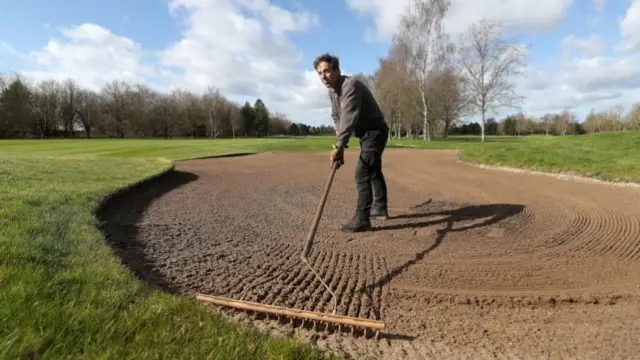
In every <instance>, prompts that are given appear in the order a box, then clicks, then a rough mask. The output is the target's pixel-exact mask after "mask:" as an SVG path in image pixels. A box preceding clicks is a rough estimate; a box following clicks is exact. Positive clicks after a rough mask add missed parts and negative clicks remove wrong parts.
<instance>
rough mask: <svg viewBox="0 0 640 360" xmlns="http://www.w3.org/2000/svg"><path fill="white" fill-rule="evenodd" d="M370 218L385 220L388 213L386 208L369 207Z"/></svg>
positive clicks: (387, 217)
mask: <svg viewBox="0 0 640 360" xmlns="http://www.w3.org/2000/svg"><path fill="white" fill-rule="evenodd" d="M371 218H373V219H377V220H387V219H389V213H388V212H387V209H384V208H382V209H376V208H373V209H371Z"/></svg>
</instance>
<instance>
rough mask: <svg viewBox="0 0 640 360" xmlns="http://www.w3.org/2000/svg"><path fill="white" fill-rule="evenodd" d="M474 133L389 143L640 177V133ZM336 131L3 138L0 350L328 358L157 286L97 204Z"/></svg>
mask: <svg viewBox="0 0 640 360" xmlns="http://www.w3.org/2000/svg"><path fill="white" fill-rule="evenodd" d="M477 139H478V138H477V137H455V138H451V139H447V140H437V141H433V142H431V143H424V142H422V141H421V140H394V141H392V143H391V144H390V145H391V146H410V147H420V148H443V149H460V150H462V157H463V158H464V159H465V160H468V161H474V162H476V161H477V162H485V163H491V164H500V165H508V166H517V167H528V168H532V169H537V170H544V171H568V172H573V173H581V174H585V175H590V176H594V177H598V178H601V179H605V180H624V181H633V182H640V153H639V152H638V151H636V150H637V149H638V148H640V132H624V133H622V132H620V133H608V134H594V135H582V136H579V137H578V136H565V137H544V136H536V137H529V138H508V137H489V138H488V142H487V143H485V144H481V143H479V142H478V141H477ZM333 140H334V138H333V137H320V138H306V139H291V138H284V139H237V140H230V139H225V140H189V139H173V140H151V139H149V140H120V139H113V140H110V139H100V140H33V141H22V140H4V141H0V354H1V357H2V358H8V359H9V358H11V359H13V358H36V357H37V358H67V357H74V358H75V357H86V358H105V359H122V358H136V359H146V358H167V359H174V358H216V359H218V358H219V359H255V358H259V359H260V358H273V359H312V358H319V357H320V355H319V354H317V353H316V352H315V351H314V350H313V349H312V348H311V347H308V346H307V345H303V344H299V343H297V342H294V341H292V340H288V339H270V338H265V337H263V336H261V335H259V334H257V333H255V332H253V331H250V330H247V329H246V328H244V327H241V326H235V325H230V324H228V323H226V322H224V321H222V320H220V319H219V318H218V317H216V316H214V315H212V314H211V313H209V312H206V311H202V310H201V309H199V305H198V304H196V303H194V302H193V301H192V300H189V299H183V298H180V297H176V296H171V295H167V294H164V293H162V292H158V291H155V290H151V289H149V288H148V287H147V286H145V285H144V284H143V283H141V282H139V281H138V280H137V279H136V278H135V277H134V276H132V275H131V274H129V273H128V271H127V270H126V269H125V268H123V267H122V266H120V264H119V262H118V260H117V259H116V258H115V257H114V256H113V255H112V254H111V251H110V248H109V247H108V245H107V244H106V243H105V242H104V240H103V239H102V235H101V234H100V232H99V231H98V230H97V229H96V227H95V225H96V223H95V221H96V220H95V219H94V217H93V215H92V211H93V210H94V209H95V207H96V206H97V205H98V203H99V202H100V201H101V199H102V198H103V197H104V196H106V195H107V194H109V193H110V192H113V191H115V190H117V189H119V188H121V187H124V186H126V185H128V184H132V183H134V182H137V181H139V180H142V179H144V178H147V177H149V176H152V175H154V174H157V173H159V172H161V171H163V170H165V169H167V168H168V167H170V166H171V161H174V160H180V159H187V158H195V157H204V156H213V155H219V154H228V153H247V152H261V151H272V150H273V151H276V150H277V151H280V150H287V151H314V150H318V151H326V152H327V155H328V153H329V150H330V146H331V143H332V142H333ZM356 141H357V140H352V142H351V147H352V148H354V147H357V143H356Z"/></svg>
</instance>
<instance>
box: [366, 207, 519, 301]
mask: <svg viewBox="0 0 640 360" xmlns="http://www.w3.org/2000/svg"><path fill="white" fill-rule="evenodd" d="M429 203H431V200H429V201H427V202H426V203H424V204H421V205H418V206H415V207H414V208H420V207H423V206H425V205H427V204H429ZM524 208H525V207H524V205H517V204H487V205H471V206H464V207H460V208H457V209H454V210H441V211H431V212H429V211H427V212H416V213H410V214H403V215H398V216H395V217H391V218H390V219H411V218H426V217H435V216H438V217H440V216H445V217H444V218H441V219H437V220H428V221H421V222H417V223H407V224H397V225H386V226H378V227H376V228H375V229H374V230H375V231H381V230H398V229H409V228H422V227H426V226H431V225H437V224H446V226H445V227H444V228H443V229H439V230H437V232H436V237H435V241H434V242H433V244H431V246H429V247H428V248H426V249H424V250H422V251H420V252H419V253H417V254H416V255H415V257H414V258H413V259H410V260H409V261H407V262H406V263H404V264H402V265H400V266H397V267H395V268H394V269H393V270H391V271H390V272H389V273H388V274H387V275H386V276H385V277H383V278H382V279H380V280H378V281H376V282H375V283H373V284H371V285H367V286H365V287H363V288H362V291H366V292H367V293H369V292H370V291H372V290H373V289H374V288H376V287H382V286H384V285H386V284H388V283H390V282H391V280H392V279H393V278H395V277H396V276H398V275H400V274H401V273H403V272H405V271H406V270H407V269H408V268H409V267H411V266H412V265H415V264H416V263H418V262H419V261H422V260H423V259H424V257H425V256H426V255H427V254H429V253H430V252H431V251H433V250H434V249H436V248H437V247H438V246H440V244H441V243H442V240H444V238H445V236H446V235H447V234H448V233H450V232H462V231H467V230H472V229H477V228H481V227H485V226H490V225H492V224H495V223H498V222H500V221H502V220H505V219H507V218H509V217H512V216H514V215H517V214H519V213H521V212H522V211H523V210H524ZM480 219H484V220H483V221H481V222H477V223H473V224H470V225H466V226H461V227H456V228H454V225H455V224H456V223H458V222H466V221H478V220H480Z"/></svg>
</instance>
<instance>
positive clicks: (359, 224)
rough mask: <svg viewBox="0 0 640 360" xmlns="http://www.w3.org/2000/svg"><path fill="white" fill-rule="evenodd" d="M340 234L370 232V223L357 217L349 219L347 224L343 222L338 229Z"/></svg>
mask: <svg viewBox="0 0 640 360" xmlns="http://www.w3.org/2000/svg"><path fill="white" fill-rule="evenodd" d="M340 230H341V231H342V232H361V231H368V230H371V222H370V221H369V220H362V219H360V218H359V217H357V216H354V217H353V218H351V220H349V221H347V222H343V223H342V226H341V227H340Z"/></svg>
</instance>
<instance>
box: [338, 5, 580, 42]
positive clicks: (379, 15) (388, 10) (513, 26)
mask: <svg viewBox="0 0 640 360" xmlns="http://www.w3.org/2000/svg"><path fill="white" fill-rule="evenodd" d="M345 1H346V4H347V7H348V8H350V9H351V10H353V11H355V12H357V13H360V14H363V15H370V16H371V17H372V19H373V22H374V24H375V29H369V30H368V31H367V38H368V39H372V38H375V39H376V40H388V39H389V38H390V36H391V35H392V34H394V33H395V32H396V30H397V28H398V24H399V22H400V18H401V17H402V14H403V13H404V11H405V9H406V8H407V6H408V5H409V3H410V1H413V0H345ZM572 2H573V0H513V1H502V0H451V8H450V10H449V13H448V14H447V18H446V20H445V26H446V27H447V30H448V31H450V32H453V33H459V32H461V31H464V30H465V29H466V28H467V27H468V26H469V25H470V24H471V23H473V22H474V21H477V20H480V19H482V18H485V17H492V18H494V19H498V20H501V21H503V22H504V25H505V28H506V29H508V30H517V31H522V32H527V33H541V32H546V31H549V30H551V29H553V28H554V27H556V26H557V25H559V24H560V23H561V22H562V20H563V19H564V15H565V12H566V11H567V10H568V8H569V7H570V6H571V4H572Z"/></svg>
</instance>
